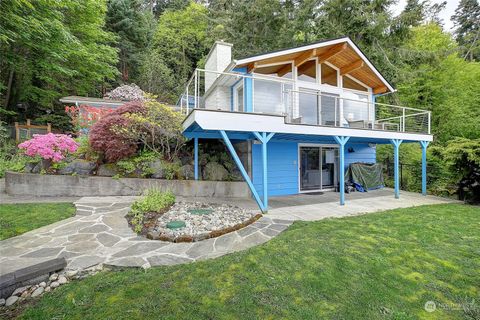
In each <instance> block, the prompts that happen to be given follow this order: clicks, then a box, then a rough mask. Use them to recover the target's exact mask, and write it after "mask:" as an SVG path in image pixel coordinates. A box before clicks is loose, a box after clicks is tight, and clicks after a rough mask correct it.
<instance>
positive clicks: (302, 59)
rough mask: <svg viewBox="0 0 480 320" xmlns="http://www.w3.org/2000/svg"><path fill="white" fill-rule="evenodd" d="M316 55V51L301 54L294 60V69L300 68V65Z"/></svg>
mask: <svg viewBox="0 0 480 320" xmlns="http://www.w3.org/2000/svg"><path fill="white" fill-rule="evenodd" d="M316 55H317V49H313V50H308V51H307V52H304V53H302V54H301V55H299V56H298V57H296V58H295V60H294V62H293V63H294V65H295V66H296V67H300V66H301V65H302V64H304V63H305V62H307V61H308V60H309V59H311V58H313V57H315V56H316Z"/></svg>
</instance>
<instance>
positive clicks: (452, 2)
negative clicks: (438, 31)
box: [392, 0, 460, 31]
mask: <svg viewBox="0 0 480 320" xmlns="http://www.w3.org/2000/svg"><path fill="white" fill-rule="evenodd" d="M431 2H432V3H441V2H442V1H441V0H431ZM459 2H460V0H447V6H446V7H445V9H444V10H443V11H442V12H440V18H441V19H442V20H443V25H444V28H445V31H452V28H453V22H452V21H451V20H450V17H451V16H453V14H454V13H455V9H457V6H458V3H459ZM406 3H407V1H406V0H398V2H397V4H396V5H394V6H393V8H392V10H393V14H394V15H398V14H400V12H402V10H403V8H404V7H405V4H406Z"/></svg>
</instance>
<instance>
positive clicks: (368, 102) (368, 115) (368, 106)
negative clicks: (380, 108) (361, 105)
mask: <svg viewBox="0 0 480 320" xmlns="http://www.w3.org/2000/svg"><path fill="white" fill-rule="evenodd" d="M369 122H371V123H372V128H371V129H373V121H371V120H370V101H367V129H368V123H369Z"/></svg>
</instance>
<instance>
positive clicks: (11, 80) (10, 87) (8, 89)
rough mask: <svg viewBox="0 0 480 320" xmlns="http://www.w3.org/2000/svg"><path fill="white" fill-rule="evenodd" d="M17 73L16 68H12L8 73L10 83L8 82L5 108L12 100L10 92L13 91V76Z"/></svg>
mask: <svg viewBox="0 0 480 320" xmlns="http://www.w3.org/2000/svg"><path fill="white" fill-rule="evenodd" d="M14 74H15V70H14V69H13V68H12V69H10V73H9V75H8V84H7V92H6V94H5V105H4V107H5V109H8V103H9V102H10V94H11V93H12V84H13V76H14Z"/></svg>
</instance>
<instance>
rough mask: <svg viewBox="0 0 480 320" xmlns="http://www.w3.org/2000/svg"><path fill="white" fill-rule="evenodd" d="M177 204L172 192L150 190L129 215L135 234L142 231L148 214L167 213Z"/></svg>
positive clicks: (136, 202)
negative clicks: (144, 219)
mask: <svg viewBox="0 0 480 320" xmlns="http://www.w3.org/2000/svg"><path fill="white" fill-rule="evenodd" d="M174 203H175V195H174V194H173V193H172V192H171V191H166V192H162V191H160V190H158V189H149V190H147V191H146V192H145V195H144V196H143V197H142V198H141V199H138V200H136V201H135V202H134V203H133V204H132V209H131V210H130V212H129V213H128V216H129V217H130V218H131V219H130V223H131V224H132V225H133V227H134V230H135V232H137V233H139V232H141V231H142V227H143V218H144V216H145V213H148V212H160V213H163V212H165V211H166V210H167V209H168V208H170V207H171V206H172V205H173V204H174Z"/></svg>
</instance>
